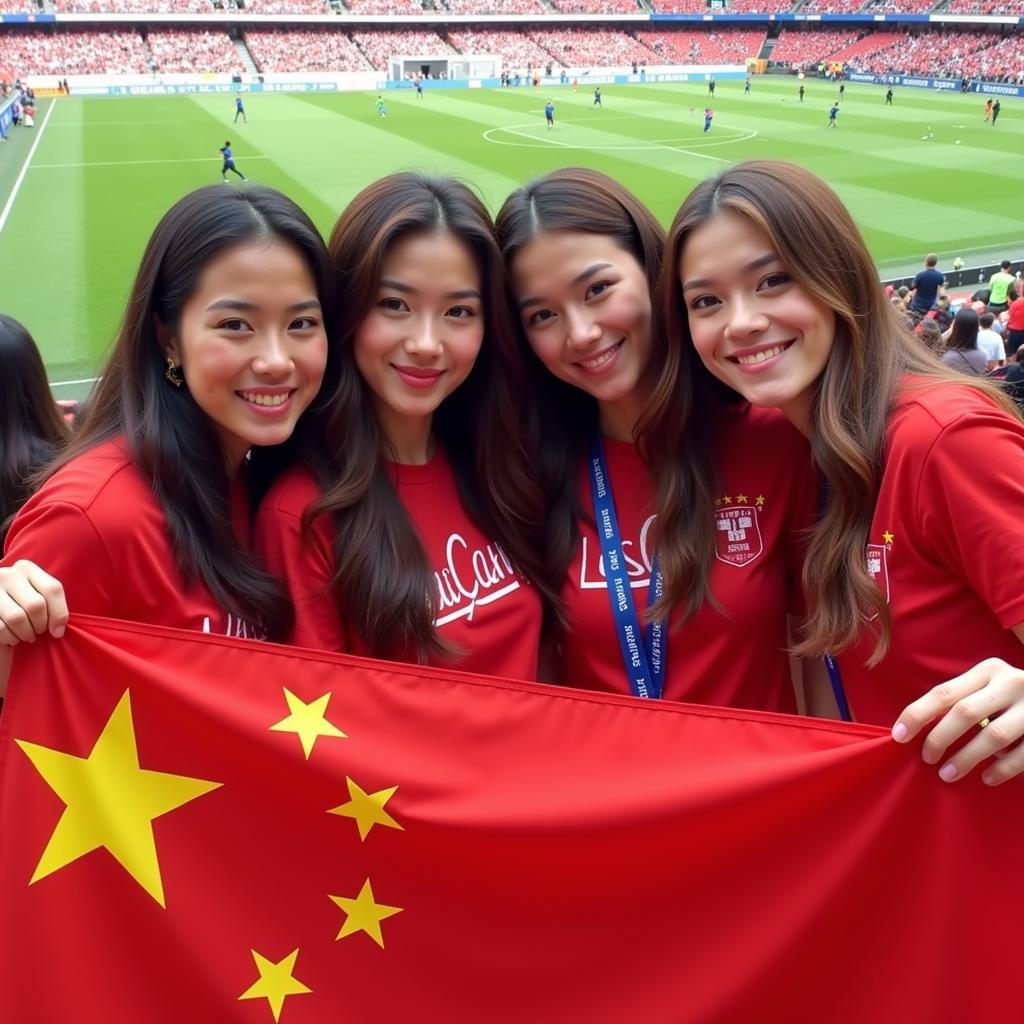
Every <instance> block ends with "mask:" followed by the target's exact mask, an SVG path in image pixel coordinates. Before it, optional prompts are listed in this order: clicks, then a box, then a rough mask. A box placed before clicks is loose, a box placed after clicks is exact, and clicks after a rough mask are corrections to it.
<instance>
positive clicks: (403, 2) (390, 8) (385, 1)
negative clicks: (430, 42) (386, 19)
mask: <svg viewBox="0 0 1024 1024" xmlns="http://www.w3.org/2000/svg"><path fill="white" fill-rule="evenodd" d="M344 6H345V8H346V9H347V10H349V11H351V12H352V13H353V14H402V15H409V14H423V13H425V12H424V10H423V4H421V3H420V0H345V5H344Z"/></svg>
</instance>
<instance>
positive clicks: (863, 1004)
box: [0, 616, 1024, 1024]
mask: <svg viewBox="0 0 1024 1024" xmlns="http://www.w3.org/2000/svg"><path fill="white" fill-rule="evenodd" d="M0 771H2V776H0V820H2V822H3V828H2V831H0V906H2V908H3V910H2V928H0V1020H2V1021H4V1022H9V1024H29V1022H31V1024H51V1022H52V1024H71V1022H74V1024H92V1022H97V1024H99V1022H103V1024H120V1022H124V1024H129V1022H130V1024H139V1022H146V1024H163V1022H167V1024H182V1022H200V1024H205V1022H210V1024H214V1022H216V1024H224V1022H229V1024H230V1022H236V1021H237V1022H240V1024H246V1022H250V1021H252V1022H255V1024H259V1022H267V1021H272V1020H281V1021H284V1022H286V1024H303V1022H328V1021H329V1022H334V1021H359V1022H388V1024H391V1022H407V1021H439V1022H440V1021H443V1022H446V1024H452V1022H455V1024H477V1022H487V1024H505V1022H508V1024H513V1022H514V1024H522V1022H531V1024H533V1022H552V1024H554V1022H558V1024H565V1022H569V1024H573V1022H580V1024H583V1022H586V1024H603V1022H609V1024H611V1022H615V1024H619V1022H622V1021H627V1020H633V1019H639V1020H644V1021H649V1022H654V1024H662V1022H664V1024H681V1022H691V1021H692V1022H698V1021H699V1022H708V1021H714V1022H746V1021H755V1020H771V1021H785V1022H787V1024H790V1022H803V1021H807V1022H812V1021H813V1022H820V1021H829V1022H832V1024H844V1022H851V1024H852V1022H858V1024H859V1022H863V1021H868V1020H870V1021H872V1022H886V1021H901V1022H905V1021H908V1020H932V1021H988V1020H997V1019H1018V1018H1019V1016H1020V1013H1021V1000H1020V997H1019V995H1016V994H1014V984H1015V981H1016V973H1015V972H1016V970H1017V960H1018V959H1019V949H1020V943H1019V938H1018V933H1019V926H1018V923H1017V908H1016V902H1015V900H1014V899H1013V897H1012V893H1013V892H1015V891H1016V890H1017V888H1018V886H1017V881H1016V880H1017V873H1018V872H1019V868H1020V862H1021V854H1022V853H1024V842H1022V839H1024V815H1022V814H1021V813H1020V810H1021V786H1020V784H1019V783H1017V782H1014V783H1010V784H1008V785H1006V786H1003V787H1001V788H999V789H996V790H990V789H988V788H987V787H985V786H983V785H982V784H981V783H980V781H978V780H977V779H975V778H970V779H967V780H965V781H963V782H961V783H958V784H956V785H952V786H949V785H946V784H944V783H942V782H940V781H939V780H938V779H937V778H936V776H935V769H934V768H929V767H927V766H925V765H924V764H922V763H921V762H920V760H919V757H918V752H917V750H915V749H908V748H905V747H901V746H898V745H897V744H894V743H892V742H891V740H890V739H889V738H888V736H887V734H885V733H884V732H883V730H880V729H877V728H873V727H866V726H843V725H841V724H838V723H824V722H814V721H809V720H803V719H797V718H789V717H786V716H782V715H767V714H757V713H753V712H741V711H728V710H723V709H717V708H697V707H687V706H682V705H674V704H667V703H658V702H644V701H639V700H633V699H631V698H624V697H614V696H606V695H599V694H593V693H587V692H582V691H572V690H561V689H558V688H556V687H550V686H539V685H530V684H525V683H514V682H507V681H503V680H496V679H488V678H483V677H474V676H468V675H460V674H459V673H450V672H449V673H446V672H441V671H436V670H431V669H421V668H414V667H408V666H403V665H394V664H385V663H381V662H373V661H369V660H364V659H357V658H346V657H342V656H331V655H325V654H315V653H312V652H306V651H301V650H296V649H288V648H283V647H275V646H272V645H269V644H261V643H256V642H252V641H239V640H231V639H222V638H215V637H210V636H204V635H199V634H195V633H185V632H180V631H175V630H167V629H159V628H153V627H148V626H140V625H134V624H126V623H116V622H109V621H105V620H99V619H89V618H87V617H85V616H81V617H76V619H75V620H74V623H73V626H72V628H71V629H70V630H69V633H68V635H67V636H66V637H65V638H64V639H63V640H61V641H51V640H48V639H42V640H40V641H39V642H37V643H36V644H35V645H33V646H32V647H21V648H19V649H18V652H17V655H16V659H15V671H14V678H13V679H12V682H11V690H10V699H9V701H8V704H7V706H6V707H5V708H4V712H3V715H2V717H0ZM1014 1007H1016V1009H1013V1008H1014Z"/></svg>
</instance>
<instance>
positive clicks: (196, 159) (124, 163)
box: [30, 154, 270, 171]
mask: <svg viewBox="0 0 1024 1024" xmlns="http://www.w3.org/2000/svg"><path fill="white" fill-rule="evenodd" d="M30 155H31V154H30ZM219 159H220V157H214V156H190V157H185V158H183V159H175V160H91V161H89V162H87V163H81V164H36V165H35V167H33V168H32V170H34V171H39V170H49V169H51V168H54V167H133V166H135V165H136V164H207V163H208V164H215V163H216V162H217V161H218V160H219ZM269 159H270V157H269V156H246V157H242V158H241V161H242V163H249V162H250V161H252V160H269Z"/></svg>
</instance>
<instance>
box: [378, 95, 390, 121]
mask: <svg viewBox="0 0 1024 1024" xmlns="http://www.w3.org/2000/svg"><path fill="white" fill-rule="evenodd" d="M377 116H378V117H387V116H388V108H387V104H386V103H385V102H384V97H383V96H380V95H378V96H377Z"/></svg>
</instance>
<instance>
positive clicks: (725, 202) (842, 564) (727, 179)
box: [651, 161, 1015, 665]
mask: <svg viewBox="0 0 1024 1024" xmlns="http://www.w3.org/2000/svg"><path fill="white" fill-rule="evenodd" d="M723 211H730V212H732V213H735V214H739V215H740V216H743V217H746V218H748V219H749V220H750V221H751V222H752V223H753V224H754V225H755V226H756V227H757V228H758V229H759V230H761V231H762V232H764V233H765V234H766V235H767V236H768V238H769V239H771V241H772V244H773V246H774V247H775V250H776V252H777V253H778V255H779V258H780V259H781V261H782V262H783V263H784V264H785V266H786V267H787V269H788V271H789V272H790V273H791V274H792V275H793V279H794V280H795V281H796V283H797V284H798V285H799V286H800V287H801V288H803V289H804V290H805V291H807V292H808V293H809V294H810V295H812V296H814V297H815V298H816V299H818V300H819V301H820V302H822V303H824V304H826V305H827V306H829V307H830V308H831V309H832V310H833V312H834V313H835V317H836V329H835V338H834V341H833V344H832V350H831V353H830V355H829V359H828V364H827V365H826V367H825V370H824V372H823V373H822V374H821V376H820V377H819V378H818V380H817V382H816V383H815V385H814V393H813V396H812V402H811V414H810V434H811V438H810V440H811V451H812V454H813V457H814V460H815V462H816V463H817V465H818V466H819V467H820V469H821V471H822V473H823V474H824V476H825V480H826V482H827V501H826V502H825V507H824V511H823V514H822V516H821V518H820V520H819V522H818V524H817V526H816V527H815V528H814V530H813V531H812V534H811V537H810V544H809V549H808V554H807V560H806V563H805V566H804V587H805V589H806V591H807V594H808V598H809V602H810V611H809V615H808V620H807V623H806V625H805V629H804V631H803V635H802V640H801V642H800V643H799V645H798V646H797V647H796V649H795V653H797V654H801V655H819V654H824V653H827V652H829V651H841V650H843V649H844V648H846V647H848V646H850V645H851V644H852V643H854V642H855V641H856V640H857V639H858V637H859V635H860V633H861V631H862V629H863V628H864V624H865V621H866V620H867V619H868V618H869V617H871V616H873V615H877V616H878V618H877V621H876V626H877V642H876V644H875V650H874V653H873V655H872V658H871V661H870V664H872V665H874V664H877V663H878V662H879V661H880V660H881V659H882V657H883V656H884V655H885V652H886V650H887V648H888V644H889V635H890V621H889V614H888V606H887V605H886V603H885V600H884V598H883V596H882V594H881V592H880V591H879V589H878V587H877V586H876V585H875V583H874V582H873V581H872V579H871V576H870V575H869V574H868V571H867V565H866V558H865V551H866V548H867V542H868V532H869V530H870V526H871V519H872V516H873V514H874V509H875V504H876V501H877V498H878V489H879V485H880V482H881V476H882V471H883V468H884V466H883V462H884V446H885V440H886V430H887V427H888V424H889V418H890V416H891V414H892V411H893V408H894V406H895V404H896V399H897V394H898V391H899V389H900V388H901V387H903V386H905V385H906V382H907V378H908V377H911V378H913V379H914V381H915V382H919V383H921V384H928V383H957V384H959V385H960V386H966V387H973V388H975V389H976V390H979V391H982V392H983V393H984V394H986V395H988V396H989V397H990V398H991V399H992V401H993V402H995V403H996V404H997V405H998V406H999V407H1001V408H1003V409H1005V410H1006V411H1007V412H1009V413H1010V414H1011V415H1015V414H1014V412H1013V409H1012V405H1011V403H1010V402H1009V400H1008V399H1006V397H1005V396H1004V395H1002V394H1001V393H1000V392H999V391H998V390H997V389H996V388H995V387H994V386H992V385H990V384H987V383H985V382H984V381H978V380H971V379H970V378H968V377H964V376H962V375H960V374H957V373H955V372H953V371H952V370H948V369H946V368H945V367H942V366H939V365H936V362H935V360H934V358H933V357H932V356H931V355H930V354H928V353H927V352H925V351H923V350H922V348H921V346H920V344H919V343H918V342H917V341H916V340H915V338H914V336H913V335H912V334H911V333H910V331H909V329H908V328H907V327H906V325H905V323H904V322H903V319H902V317H901V316H900V315H899V313H898V312H897V311H896V310H895V309H894V308H893V307H892V305H891V304H890V303H889V302H888V301H887V300H886V297H885V293H884V291H883V289H882V285H881V283H880V282H879V279H878V272H877V270H876V269H875V266H874V263H873V262H872V260H871V256H870V253H869V252H868V249H867V246H866V245H865V244H864V240H863V239H862V238H861V235H860V231H859V230H858V229H857V225H856V224H855V223H854V221H853V218H852V217H851V216H850V214H849V212H848V211H847V209H846V207H845V206H844V205H843V203H842V202H841V201H840V199H839V198H838V196H836V194H835V193H834V192H833V191H832V190H831V189H830V188H829V187H828V186H827V185H826V184H825V183H824V182H823V181H821V180H820V179H819V178H817V177H815V176H814V175H813V174H811V173H810V172H809V171H806V170H804V169H803V168H801V167H797V166H795V165H793V164H788V163H783V162H778V161H754V162H750V163H745V164H739V165H737V166H735V167H731V168H729V170H727V171H725V172H724V173H723V174H721V175H719V176H718V177H716V178H711V179H709V180H708V181H705V182H703V183H701V184H700V185H698V186H697V188H696V189H694V191H693V192H691V193H690V195H689V196H688V197H687V199H686V201H685V202H684V203H683V205H682V207H681V208H680V210H679V212H678V213H677V214H676V218H675V220H674V221H673V223H672V227H671V228H670V229H669V237H668V249H667V255H666V259H665V272H664V277H663V282H662V288H661V294H660V297H659V306H660V312H661V316H660V319H661V327H662V329H663V330H664V331H665V337H666V339H667V341H668V342H669V343H670V344H674V345H676V346H678V347H679V349H680V353H679V359H680V360H685V362H686V364H687V367H688V370H689V372H688V373H686V374H681V375H680V382H681V383H683V385H684V386H682V387H679V388H677V389H675V390H674V391H671V390H665V391H663V392H662V393H661V394H660V395H659V396H658V399H659V400H658V402H657V403H656V408H655V409H654V410H653V411H652V417H651V422H652V425H653V429H654V430H656V431H657V432H658V433H659V434H660V435H661V436H662V437H664V436H665V435H666V434H668V433H672V432H675V433H676V434H677V435H678V436H679V437H680V438H685V437H686V435H687V432H688V431H690V430H691V429H697V428H699V426H700V422H701V419H702V417H703V416H704V415H705V412H706V409H707V405H708V403H709V402H710V401H713V400H714V398H713V397H712V396H719V397H721V396H723V395H725V394H727V393H728V389H726V388H725V386H724V385H722V384H721V383H720V382H718V381H716V380H715V379H714V378H712V377H711V374H710V373H709V372H708V371H707V370H706V369H705V368H704V366H703V364H702V363H701V362H700V359H699V358H698V356H697V354H696V351H695V349H694V347H693V344H692V340H691V338H690V331H689V325H688V322H687V316H686V307H685V305H684V303H683V297H682V290H681V283H680V279H679V271H680V265H681V262H682V252H683V247H684V246H685V244H686V240H687V238H688V237H689V236H690V234H691V232H693V231H694V230H696V229H697V228H698V227H700V226H701V225H702V224H705V223H707V222H708V221H709V220H711V219H712V218H714V217H715V216H717V215H718V214H720V213H722V212H723ZM682 469H683V471H684V472H685V473H687V474H688V475H689V476H690V480H689V483H688V486H689V487H690V488H691V489H692V490H693V491H694V492H696V493H701V494H708V495H710V491H709V490H708V489H707V488H708V483H707V472H708V470H707V466H706V464H702V463H701V462H700V461H699V460H693V461H689V462H686V463H685V464H684V466H683V467H682ZM706 511H707V515H706V516H705V515H703V514H701V515H700V516H695V515H692V513H689V511H687V514H686V515H685V517H684V516H682V515H680V516H678V517H677V521H676V523H675V524H674V527H673V528H674V530H675V531H676V532H678V534H679V535H681V536H684V537H685V536H687V535H689V537H690V538H691V542H700V543H705V538H704V537H701V536H699V533H700V531H701V529H702V528H703V526H704V525H705V521H706V522H707V523H710V522H711V518H712V517H711V513H710V509H708V510H706ZM665 535H666V524H665V523H662V524H661V536H662V537H663V538H664V537H665ZM660 550H661V549H659V551H660ZM706 579H707V576H706V572H705V574H704V575H703V577H702V578H701V577H698V578H696V581H695V585H697V586H700V584H701V582H702V581H703V582H704V585H705V586H706ZM670 583H671V585H672V586H675V587H678V586H679V585H680V580H679V579H678V578H675V579H671V580H669V578H668V577H666V595H665V601H666V602H668V601H670V600H671V599H672V598H673V597H674V596H677V595H676V594H674V593H673V592H670V587H669V584H670Z"/></svg>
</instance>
